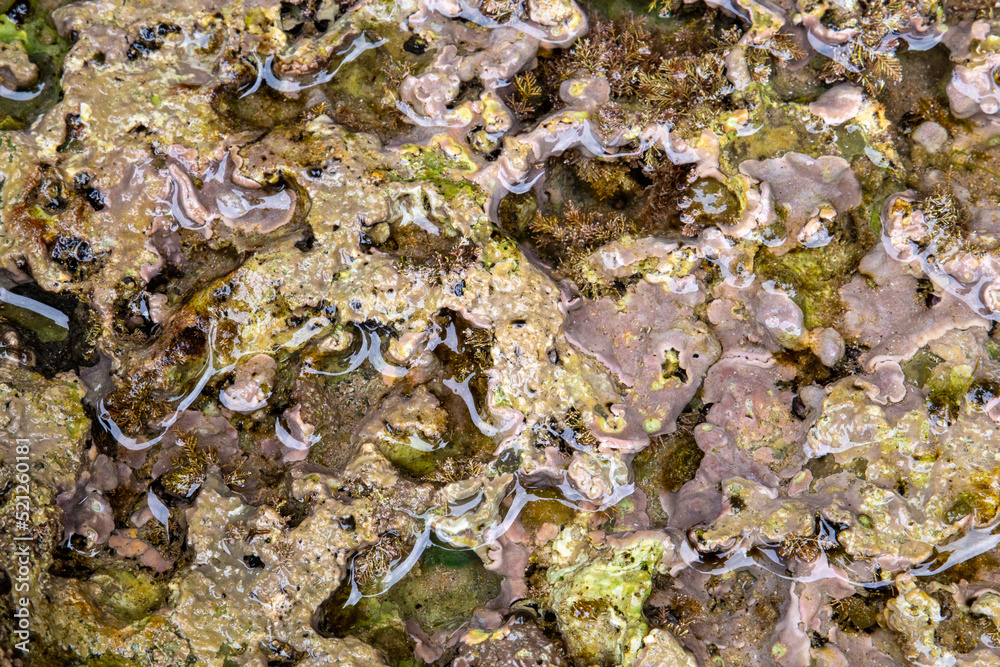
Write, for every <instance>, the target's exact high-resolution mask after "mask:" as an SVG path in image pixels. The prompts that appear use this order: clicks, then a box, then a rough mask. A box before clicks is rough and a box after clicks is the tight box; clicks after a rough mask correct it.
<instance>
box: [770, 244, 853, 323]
mask: <svg viewBox="0 0 1000 667" xmlns="http://www.w3.org/2000/svg"><path fill="white" fill-rule="evenodd" d="M867 251H868V248H867V247H866V244H864V243H860V242H854V243H849V242H845V241H844V240H843V239H842V238H839V237H838V238H835V239H834V240H833V241H831V242H830V244H829V245H826V246H824V247H821V248H796V249H794V250H792V251H790V252H787V253H785V254H784V255H780V256H778V255H775V254H774V253H773V252H771V251H770V250H769V249H767V248H765V249H763V250H761V251H760V252H758V253H757V256H756V258H755V268H756V269H757V271H758V273H759V276H760V277H761V278H763V279H765V280H774V281H775V282H776V283H777V284H778V285H779V286H781V287H782V288H784V289H787V290H788V292H789V296H790V297H791V299H792V301H794V302H795V304H796V305H797V306H798V307H799V308H801V309H802V315H803V317H804V322H805V325H806V328H808V329H814V328H817V327H830V326H833V325H834V324H835V323H837V322H838V321H839V319H840V316H841V313H842V310H843V305H842V303H841V301H840V294H839V293H838V290H839V289H840V287H841V286H842V285H843V284H845V283H846V282H847V281H848V280H850V278H851V275H852V274H853V273H854V271H855V269H856V268H857V266H858V263H859V262H860V261H861V258H862V257H864V255H865V253H866V252H867Z"/></svg>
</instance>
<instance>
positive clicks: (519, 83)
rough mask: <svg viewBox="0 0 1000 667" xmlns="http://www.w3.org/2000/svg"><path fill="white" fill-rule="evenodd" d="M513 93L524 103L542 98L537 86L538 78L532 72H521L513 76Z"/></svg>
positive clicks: (540, 90)
mask: <svg viewBox="0 0 1000 667" xmlns="http://www.w3.org/2000/svg"><path fill="white" fill-rule="evenodd" d="M514 92H516V93H517V94H518V96H519V97H520V98H521V99H522V100H524V101H526V102H530V101H532V100H536V99H539V98H541V97H542V87H541V86H540V85H538V77H537V76H535V73H534V72H521V73H520V74H518V75H517V76H515V77H514Z"/></svg>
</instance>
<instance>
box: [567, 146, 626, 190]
mask: <svg viewBox="0 0 1000 667" xmlns="http://www.w3.org/2000/svg"><path fill="white" fill-rule="evenodd" d="M566 163H567V164H568V165H569V166H570V167H571V168H572V169H573V173H574V174H576V177H577V178H579V179H580V180H581V181H583V182H584V183H586V184H587V186H588V187H589V188H590V190H591V192H593V194H594V196H595V197H596V198H597V199H598V200H599V201H604V200H606V199H611V198H612V197H617V196H619V195H625V194H636V193H638V192H639V190H640V187H639V184H638V183H636V182H635V179H633V178H632V177H631V176H630V175H629V171H630V168H629V164H628V163H627V162H625V161H623V160H603V159H600V158H587V157H584V156H582V155H581V154H580V153H579V152H576V151H574V152H573V153H572V154H571V155H570V156H569V157H568V158H567V159H566Z"/></svg>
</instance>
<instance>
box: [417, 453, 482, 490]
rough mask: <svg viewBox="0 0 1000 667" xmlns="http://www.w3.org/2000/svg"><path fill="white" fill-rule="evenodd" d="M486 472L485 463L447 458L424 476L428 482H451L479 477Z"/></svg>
mask: <svg viewBox="0 0 1000 667" xmlns="http://www.w3.org/2000/svg"><path fill="white" fill-rule="evenodd" d="M485 472H486V464H485V463H483V462H482V461H476V460H464V461H462V460H458V459H455V458H448V459H445V460H444V461H442V462H441V463H439V464H438V466H437V468H435V470H434V472H432V473H430V474H428V475H426V476H425V477H424V479H425V480H427V481H428V482H437V483H438V484H451V483H453V482H460V481H462V480H463V479H470V478H472V477H479V476H480V475H482V474H484V473H485Z"/></svg>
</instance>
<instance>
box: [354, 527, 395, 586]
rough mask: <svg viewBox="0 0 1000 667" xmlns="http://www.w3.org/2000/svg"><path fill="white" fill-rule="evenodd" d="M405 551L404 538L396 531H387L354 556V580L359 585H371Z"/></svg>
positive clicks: (385, 572) (380, 577)
mask: <svg viewBox="0 0 1000 667" xmlns="http://www.w3.org/2000/svg"><path fill="white" fill-rule="evenodd" d="M402 553H403V540H402V539H400V537H399V535H398V534H397V533H395V532H390V533H385V534H384V535H382V536H380V537H379V538H378V541H377V542H375V544H372V545H371V546H369V547H368V548H366V549H365V550H364V551H362V552H361V553H359V554H358V555H357V556H355V557H354V561H353V562H352V569H353V572H354V581H355V582H356V583H357V584H358V585H359V586H371V585H372V584H375V583H376V582H377V581H379V580H380V579H382V577H384V576H385V575H386V574H388V573H389V570H390V569H391V568H392V566H393V564H394V563H395V562H396V561H397V560H399V558H400V556H401V555H402Z"/></svg>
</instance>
